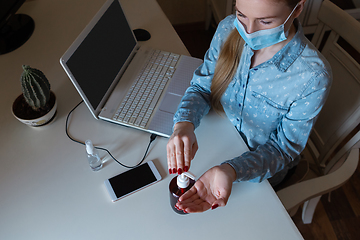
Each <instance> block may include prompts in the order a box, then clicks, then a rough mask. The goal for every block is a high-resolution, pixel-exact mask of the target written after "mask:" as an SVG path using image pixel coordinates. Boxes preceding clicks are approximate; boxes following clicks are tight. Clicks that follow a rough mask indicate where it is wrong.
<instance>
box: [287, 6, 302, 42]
mask: <svg viewBox="0 0 360 240" xmlns="http://www.w3.org/2000/svg"><path fill="white" fill-rule="evenodd" d="M299 3H300V2H298V3H297V4H296V6H295V7H294V8H293V10H292V11H291V13H290V14H289V16H288V17H287V18H286V20H285V22H284V23H283V25H284V30H285V24H286V23H287V21H288V20H289V18H290V17H291V16H292V15H293V13H294V12H295V10H296V8H297V7H298V6H299ZM291 25H292V23H291ZM291 25H290V27H289V29H288V30H287V31H286V32H285V36H286V37H288V35H289V31H290V28H291Z"/></svg>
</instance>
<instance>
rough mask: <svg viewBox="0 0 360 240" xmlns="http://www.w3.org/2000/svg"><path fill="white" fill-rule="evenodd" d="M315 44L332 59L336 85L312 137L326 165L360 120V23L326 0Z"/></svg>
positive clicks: (311, 143) (311, 142) (316, 154)
mask: <svg viewBox="0 0 360 240" xmlns="http://www.w3.org/2000/svg"><path fill="white" fill-rule="evenodd" d="M318 18H319V21H320V23H319V25H318V27H317V30H316V32H315V34H314V36H313V39H312V43H313V44H314V45H315V46H316V47H317V48H318V49H320V50H321V53H322V54H323V55H324V56H325V57H326V59H327V60H328V61H329V63H330V65H331V68H332V72H333V84H332V87H331V90H330V94H329V96H328V99H327V101H326V103H325V105H324V107H323V109H322V111H321V113H320V115H319V118H318V120H317V122H316V124H315V126H314V129H313V132H312V134H311V136H310V139H309V142H308V143H309V146H310V149H311V150H313V153H314V154H313V155H314V157H315V159H317V161H318V162H319V163H320V164H321V165H322V166H325V165H326V164H325V163H326V162H327V160H328V159H329V157H330V156H331V154H333V152H334V150H335V149H336V148H337V147H338V145H339V144H340V143H341V142H342V141H343V140H344V139H345V137H347V136H348V135H349V134H350V133H351V131H352V130H353V129H354V128H356V127H357V126H358V124H359V122H360V54H359V52H360V22H358V21H356V20H355V19H354V18H353V17H351V16H350V15H349V14H348V13H346V12H345V11H343V10H341V9H340V8H339V7H337V6H336V5H335V4H333V3H331V2H330V1H328V0H325V1H324V2H323V4H322V6H321V9H320V11H319V15H318Z"/></svg>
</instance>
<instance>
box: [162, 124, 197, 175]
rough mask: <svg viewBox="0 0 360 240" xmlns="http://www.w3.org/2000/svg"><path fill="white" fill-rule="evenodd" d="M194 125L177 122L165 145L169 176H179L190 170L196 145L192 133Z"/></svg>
mask: <svg viewBox="0 0 360 240" xmlns="http://www.w3.org/2000/svg"><path fill="white" fill-rule="evenodd" d="M194 130H195V129H194V125H193V124H192V123H190V122H178V123H176V124H175V126H174V132H173V134H172V135H171V136H170V139H169V141H168V143H167V145H166V151H167V161H168V168H169V173H170V174H172V173H173V174H175V173H178V174H181V173H182V172H183V171H184V172H187V171H188V170H189V168H190V162H191V160H192V159H193V158H194V156H195V153H196V151H197V150H198V145H197V141H196V136H195V133H194Z"/></svg>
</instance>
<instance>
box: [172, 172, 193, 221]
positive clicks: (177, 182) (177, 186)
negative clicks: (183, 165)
mask: <svg viewBox="0 0 360 240" xmlns="http://www.w3.org/2000/svg"><path fill="white" fill-rule="evenodd" d="M194 184H195V176H194V175H193V174H191V173H190V172H183V173H182V174H181V175H178V176H177V177H174V178H173V179H172V180H171V182H170V184H169V190H170V205H171V208H172V209H173V210H174V211H175V212H176V213H179V214H186V213H184V212H183V211H181V210H177V209H176V207H175V204H176V203H177V202H178V200H179V197H180V196H181V195H183V194H184V193H185V192H186V191H188V190H189V189H190V188H191V187H192V186H193V185H194Z"/></svg>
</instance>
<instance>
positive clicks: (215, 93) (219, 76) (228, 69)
mask: <svg viewBox="0 0 360 240" xmlns="http://www.w3.org/2000/svg"><path fill="white" fill-rule="evenodd" d="M243 46H244V40H243V39H242V37H241V36H240V34H239V32H238V31H237V30H236V28H235V29H234V30H232V32H231V33H230V35H229V36H228V38H227V39H226V41H225V43H224V46H223V47H222V49H221V50H220V54H219V58H218V60H217V63H216V66H215V72H214V76H213V79H212V82H211V87H210V90H211V94H210V102H211V106H212V108H213V109H214V110H215V111H216V112H222V111H224V110H223V108H222V105H221V103H220V99H221V97H222V95H223V94H224V92H225V90H226V89H227V87H228V85H229V83H230V82H231V80H232V79H233V77H234V75H235V73H236V70H237V68H238V66H239V62H240V57H241V53H242V49H243Z"/></svg>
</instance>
